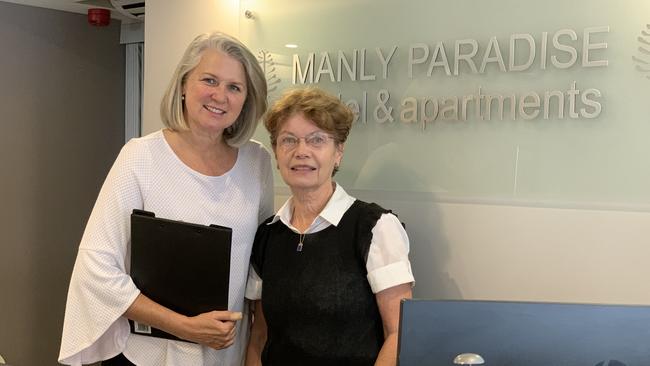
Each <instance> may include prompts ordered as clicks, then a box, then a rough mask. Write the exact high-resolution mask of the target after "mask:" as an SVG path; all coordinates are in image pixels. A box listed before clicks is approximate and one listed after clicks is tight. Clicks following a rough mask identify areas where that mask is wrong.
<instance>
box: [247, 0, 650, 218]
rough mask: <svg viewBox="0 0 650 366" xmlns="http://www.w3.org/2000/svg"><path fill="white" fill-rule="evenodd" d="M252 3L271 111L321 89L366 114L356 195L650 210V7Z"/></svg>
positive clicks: (584, 0) (595, 2) (354, 142)
mask: <svg viewBox="0 0 650 366" xmlns="http://www.w3.org/2000/svg"><path fill="white" fill-rule="evenodd" d="M241 6H242V10H244V11H245V10H250V11H251V12H252V13H253V14H254V17H253V18H252V19H248V18H246V17H245V16H244V11H242V12H241V14H242V19H241V21H240V24H241V25H240V31H241V32H240V36H241V38H242V40H243V41H244V42H245V43H246V44H247V45H249V46H250V47H251V48H252V49H253V50H254V51H255V52H258V54H259V56H260V61H261V63H262V65H263V66H264V67H265V69H266V73H267V77H268V82H269V85H270V89H271V99H272V100H273V99H276V98H277V97H278V96H279V95H280V94H281V92H282V90H284V89H287V88H291V87H296V86H308V85H316V86H319V87H322V88H324V89H326V90H328V91H330V92H332V93H334V94H337V95H340V97H341V99H342V100H344V101H345V102H346V103H348V105H350V106H352V107H353V108H354V109H356V110H357V111H358V120H357V122H355V125H354V127H353V130H352V133H351V134H350V137H349V140H348V143H347V144H346V151H345V156H344V159H343V164H342V166H341V170H340V172H339V173H338V175H337V180H338V181H339V182H340V183H341V184H342V185H343V186H345V187H347V188H350V189H359V190H371V191H387V192H386V193H389V194H390V193H391V192H392V193H395V194H398V193H400V192H401V193H409V194H410V193H422V194H424V196H427V197H430V196H431V195H433V197H435V198H436V199H466V200H499V201H504V202H512V203H517V204H532V203H549V204H551V205H555V204H559V205H567V204H568V205H591V206H596V207H613V206H617V207H620V206H625V207H633V206H634V207H635V208H639V209H643V210H646V209H648V208H649V207H650V143H649V142H648V139H649V138H650V117H649V116H650V107H649V106H650V98H649V96H650V25H648V23H650V2H647V1H634V0H624V1H618V2H611V1H607V0H576V1H570V2H568V1H560V0H549V1H537V2H528V1H523V2H522V1H520V0H517V1H515V0H498V1H497V0H494V1H476V0H454V1H445V2H442V1H424V0H422V1H405V2H398V1H390V0H372V1H370V0H345V1H343V0H329V1H296V0H275V1H263V0H243V1H242V2H241ZM288 44H294V45H297V48H287V46H286V45H288ZM513 100H514V103H513ZM256 136H257V138H258V139H260V140H261V141H264V142H268V138H267V136H266V132H265V131H264V130H263V127H262V128H260V130H258V133H257V135H256ZM276 180H277V184H281V179H280V177H279V176H277V177H276Z"/></svg>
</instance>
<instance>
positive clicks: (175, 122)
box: [160, 32, 267, 147]
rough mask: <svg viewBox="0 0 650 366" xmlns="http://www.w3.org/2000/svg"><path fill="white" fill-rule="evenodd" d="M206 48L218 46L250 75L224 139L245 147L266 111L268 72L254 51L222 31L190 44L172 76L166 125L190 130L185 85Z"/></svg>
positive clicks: (163, 110)
mask: <svg viewBox="0 0 650 366" xmlns="http://www.w3.org/2000/svg"><path fill="white" fill-rule="evenodd" d="M206 49H215V50H217V51H219V52H223V53H224V54H226V55H228V56H230V57H232V58H234V59H235V60H237V61H239V62H240V63H241V64H242V67H243V68H244V74H246V90H247V94H246V101H245V102H244V106H243V107H242V110H241V113H240V114H239V117H237V120H236V121H235V122H234V123H233V124H232V125H231V126H230V127H228V128H226V130H225V131H224V134H223V136H224V138H225V140H226V142H227V143H228V145H230V146H235V147H237V146H241V145H243V144H244V143H245V142H246V141H248V140H249V139H250V138H251V136H253V133H254V132H255V128H256V127H257V122H258V121H259V120H260V118H261V117H262V115H263V114H264V112H265V111H266V107H267V102H266V93H267V86H266V79H265V78H264V72H263V71H262V68H261V67H260V65H259V63H258V62H257V59H256V58H255V56H254V55H253V54H252V53H251V51H250V50H249V49H248V48H246V46H244V44H242V43H241V42H240V41H239V40H237V39H235V38H233V37H231V36H229V35H227V34H224V33H220V32H213V33H205V34H201V35H199V36H197V37H196V38H194V40H193V41H192V42H191V43H190V44H189V46H188V47H187V49H186V50H185V53H184V54H183V57H182V58H181V60H180V62H179V63H178V66H177V67H176V70H175V71H174V75H173V76H172V79H171V81H170V82H169V85H168V86H167V89H166V90H165V94H164V96H163V98H162V101H161V103H160V117H161V118H162V121H163V124H164V125H165V126H166V127H168V128H170V129H171V130H174V131H179V130H180V131H182V130H187V129H189V125H188V124H187V121H186V120H185V114H184V106H183V104H184V103H183V101H182V95H183V87H184V86H185V82H186V80H187V75H188V74H189V73H190V72H191V71H192V70H194V68H195V67H196V66H197V65H198V64H199V62H200V61H201V57H203V52H204V51H205V50H206Z"/></svg>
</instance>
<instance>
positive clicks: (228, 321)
mask: <svg viewBox="0 0 650 366" xmlns="http://www.w3.org/2000/svg"><path fill="white" fill-rule="evenodd" d="M124 316H126V317H127V318H129V319H133V320H135V321H137V322H138V323H143V324H149V325H151V326H152V327H154V328H158V329H160V330H164V331H165V332H167V333H171V334H173V335H175V336H177V337H179V338H182V339H185V340H188V341H192V342H196V343H199V344H202V345H204V346H206V347H210V348H214V349H223V348H226V347H229V346H231V345H232V344H233V343H234V341H235V335H236V328H237V321H238V320H241V318H242V313H240V312H234V311H209V312H207V313H203V314H199V315H197V316H192V317H188V316H185V315H181V314H179V313H177V312H175V311H172V310H170V309H168V308H166V307H164V306H162V305H160V304H158V303H157V302H155V301H153V300H151V299H150V298H148V297H147V296H145V295H144V294H139V295H138V297H137V298H136V299H135V301H133V303H132V304H131V306H129V308H128V309H127V310H126V312H125V313H124Z"/></svg>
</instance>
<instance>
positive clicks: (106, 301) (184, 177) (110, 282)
mask: <svg viewBox="0 0 650 366" xmlns="http://www.w3.org/2000/svg"><path fill="white" fill-rule="evenodd" d="M270 161H271V160H270V155H269V153H268V151H267V150H266V149H265V148H264V147H263V146H262V145H261V144H259V143H257V142H254V141H249V142H248V143H246V144H245V145H244V146H242V147H240V148H239V151H238V155H237V161H236V162H235V165H234V166H233V168H232V169H231V170H230V171H229V172H227V173H225V174H223V175H221V176H218V177H212V176H205V175H202V174H200V173H198V172H196V171H194V170H192V169H190V168H189V167H188V166H186V165H185V164H184V163H183V162H182V161H181V160H180V159H179V158H178V157H177V156H176V154H175V153H174V152H173V151H172V149H171V147H170V146H169V145H168V144H167V142H166V141H165V138H164V136H163V133H162V131H158V132H154V133H152V134H150V135H148V136H145V137H142V138H136V139H132V140H130V141H129V142H128V143H127V144H126V145H125V146H124V147H123V148H122V151H121V152H120V154H119V156H118V157H117V159H116V161H115V163H114V164H113V167H112V168H111V170H110V172H109V173H108V176H107V177H106V181H105V182H104V185H103V186H102V189H101V191H100V193H99V197H98V198H97V202H95V206H94V208H93V211H92V213H91V215H90V218H89V220H88V224H87V225H86V229H85V232H84V235H83V237H82V239H81V244H80V245H79V252H78V254H77V260H76V263H75V266H74V270H73V273H72V279H71V281H70V288H69V291H68V300H67V306H66V311H65V321H64V324H63V336H62V341H61V351H60V354H59V362H61V363H64V364H70V365H81V364H87V363H93V362H97V361H99V360H104V359H108V358H111V357H113V356H115V355H117V354H119V353H120V352H123V353H124V355H125V356H126V357H127V358H128V359H129V360H131V361H132V362H133V363H135V364H137V365H141V366H149V365H151V366H153V365H197V366H200V365H225V366H230V365H239V364H241V360H242V358H243V353H244V351H245V349H246V344H245V343H246V340H247V335H248V333H247V330H248V326H247V319H246V318H244V319H243V320H242V321H240V322H238V329H237V334H238V336H237V340H236V341H235V344H234V345H233V346H231V347H229V348H227V349H225V350H220V351H217V350H213V349H211V348H208V347H203V346H200V345H196V344H193V343H187V342H178V341H170V340H166V339H160V338H153V337H146V336H140V335H133V334H131V333H130V331H129V325H128V322H127V320H126V318H124V317H122V314H124V312H125V311H126V310H127V309H128V307H129V306H130V305H131V304H132V303H133V301H134V300H135V298H136V297H137V296H138V294H139V293H140V291H139V290H138V289H137V288H136V287H135V285H134V283H133V281H132V279H131V277H130V276H129V275H128V273H129V263H130V250H129V248H130V215H131V212H132V210H133V209H134V208H137V209H144V210H147V211H151V212H154V213H155V214H156V216H157V217H161V218H167V219H172V220H183V221H186V222H193V223H197V224H203V225H209V224H218V225H223V226H228V227H231V228H232V229H233V233H232V249H231V266H230V290H229V304H228V309H229V310H231V311H243V310H244V292H245V287H246V278H247V272H248V264H249V259H250V254H251V249H252V244H253V239H254V235H255V230H256V229H257V226H258V225H259V223H260V222H261V221H262V220H264V219H265V218H266V217H268V216H269V215H271V214H272V213H273V177H272V172H271V165H270ZM244 314H245V312H244Z"/></svg>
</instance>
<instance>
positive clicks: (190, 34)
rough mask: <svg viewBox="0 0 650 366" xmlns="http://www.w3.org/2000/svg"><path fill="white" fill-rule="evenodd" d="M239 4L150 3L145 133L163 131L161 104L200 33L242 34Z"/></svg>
mask: <svg viewBox="0 0 650 366" xmlns="http://www.w3.org/2000/svg"><path fill="white" fill-rule="evenodd" d="M238 11H239V1H235V0H228V1H216V0H192V1H167V0H150V1H147V20H146V22H145V68H144V84H145V88H144V89H145V90H144V106H143V117H142V119H143V124H142V133H143V134H147V133H149V132H153V131H156V130H158V129H160V128H162V122H161V121H160V117H159V116H160V113H159V105H160V99H161V98H162V95H163V92H164V90H165V88H166V87H167V84H168V83H169V79H170V78H171V76H172V73H173V72H174V69H175V68H176V64H177V63H178V61H179V60H180V58H181V55H182V54H183V51H185V48H186V47H187V45H188V44H189V43H190V41H191V40H192V39H193V38H194V37H196V36H197V35H198V34H200V33H204V32H211V31H222V32H226V33H228V34H231V35H233V36H237V35H238V32H239V23H238V19H239V18H238Z"/></svg>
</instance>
